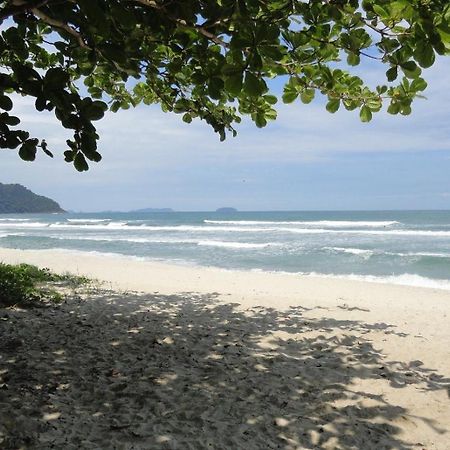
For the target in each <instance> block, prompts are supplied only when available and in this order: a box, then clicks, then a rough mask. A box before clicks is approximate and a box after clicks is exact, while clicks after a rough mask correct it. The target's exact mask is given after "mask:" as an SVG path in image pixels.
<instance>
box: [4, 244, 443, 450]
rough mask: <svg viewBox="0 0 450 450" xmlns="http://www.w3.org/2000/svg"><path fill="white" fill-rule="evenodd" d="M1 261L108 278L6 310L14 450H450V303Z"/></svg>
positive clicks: (412, 293)
mask: <svg viewBox="0 0 450 450" xmlns="http://www.w3.org/2000/svg"><path fill="white" fill-rule="evenodd" d="M0 261H3V262H7V263H17V262H27V263H32V264H36V265H38V266H40V267H48V268H50V269H52V270H54V271H56V272H66V271H69V272H71V273H74V274H80V275H87V276H89V277H91V278H95V279H97V280H98V283H97V285H96V287H95V288H90V289H88V290H85V291H80V292H77V293H73V294H72V295H70V296H69V298H68V299H67V301H66V302H64V303H63V304H61V305H58V306H55V307H53V306H52V307H45V308H35V309H29V310H18V309H15V310H14V309H3V310H0V336H1V339H0V447H1V448H7V449H16V448H17V449H19V448H21V449H22V448H24V449H25V448H33V449H34V448H36V449H51V448H54V449H63V448H64V449H127V450H128V449H130V450H131V449H203V448H211V449H289V450H290V449H377V450H378V449H427V450H428V449H436V450H437V449H440V450H448V449H449V448H450V398H449V397H450V345H449V343H450V291H446V290H439V289H428V288H418V287H409V286H399V285H388V284H378V283H369V282H362V281H349V280H343V279H331V278H320V277H307V276H302V277H300V276H294V275H287V274H276V273H264V272H244V271H228V270H221V269H214V268H202V267H189V266H176V265H169V264H164V263H157V262H148V261H138V260H136V259H132V258H122V257H114V256H102V255H94V254H88V253H82V252H78V253H77V252H64V251H55V250H48V251H47V250H36V251H32V250H26V251H23V250H10V249H0ZM2 446H3V447H2Z"/></svg>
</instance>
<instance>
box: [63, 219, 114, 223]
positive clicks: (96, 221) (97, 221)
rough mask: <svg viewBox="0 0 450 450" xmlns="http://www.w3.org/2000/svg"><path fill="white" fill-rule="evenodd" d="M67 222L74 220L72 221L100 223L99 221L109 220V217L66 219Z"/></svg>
mask: <svg viewBox="0 0 450 450" xmlns="http://www.w3.org/2000/svg"><path fill="white" fill-rule="evenodd" d="M67 222H74V223H101V222H110V219H67Z"/></svg>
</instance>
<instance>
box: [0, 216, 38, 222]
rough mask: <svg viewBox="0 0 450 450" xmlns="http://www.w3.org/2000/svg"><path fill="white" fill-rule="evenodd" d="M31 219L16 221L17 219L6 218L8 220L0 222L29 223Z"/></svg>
mask: <svg viewBox="0 0 450 450" xmlns="http://www.w3.org/2000/svg"><path fill="white" fill-rule="evenodd" d="M29 220H31V219H15V218H12V217H11V218H9V217H8V218H6V219H3V218H2V219H0V222H27V221H29Z"/></svg>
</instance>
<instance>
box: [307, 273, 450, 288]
mask: <svg viewBox="0 0 450 450" xmlns="http://www.w3.org/2000/svg"><path fill="white" fill-rule="evenodd" d="M300 275H307V276H314V277H321V278H337V279H345V280H355V281H368V282H370V283H384V284H398V285H402V286H415V287H426V288H433V289H445V290H447V291H450V280H441V279H433V278H427V277H423V276H421V275H417V274H412V273H403V274H401V275H387V276H375V275H357V274H353V273H352V274H344V275H340V274H322V273H316V272H310V273H300Z"/></svg>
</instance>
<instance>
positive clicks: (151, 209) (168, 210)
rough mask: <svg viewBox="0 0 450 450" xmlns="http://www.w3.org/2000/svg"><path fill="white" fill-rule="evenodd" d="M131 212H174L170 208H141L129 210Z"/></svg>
mask: <svg viewBox="0 0 450 450" xmlns="http://www.w3.org/2000/svg"><path fill="white" fill-rule="evenodd" d="M130 212H132V213H147V212H174V211H173V209H172V208H143V209H135V210H133V211H130Z"/></svg>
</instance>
